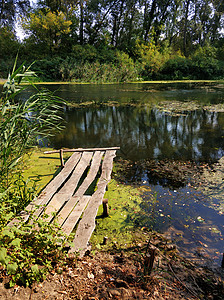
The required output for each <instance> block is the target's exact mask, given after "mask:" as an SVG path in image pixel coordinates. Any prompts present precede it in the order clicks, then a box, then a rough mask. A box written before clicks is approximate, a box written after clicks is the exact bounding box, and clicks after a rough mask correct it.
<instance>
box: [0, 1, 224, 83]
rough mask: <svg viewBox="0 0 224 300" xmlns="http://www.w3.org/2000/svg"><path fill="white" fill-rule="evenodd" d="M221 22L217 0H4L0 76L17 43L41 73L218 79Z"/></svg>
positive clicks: (223, 7)
mask: <svg viewBox="0 0 224 300" xmlns="http://www.w3.org/2000/svg"><path fill="white" fill-rule="evenodd" d="M223 24H224V2H223V0H104V1H102V0H73V1H72V0H37V1H35V2H33V1H29V0H2V1H0V49H1V51H0V77H4V78H5V77H6V76H7V73H8V72H9V70H10V67H11V66H12V63H13V61H14V59H15V57H16V54H17V52H18V51H19V59H20V60H21V62H23V61H24V60H26V62H27V64H28V63H31V62H34V61H35V63H34V64H33V67H32V68H33V69H34V70H35V71H36V73H37V74H38V77H39V79H41V80H50V81H51V80H52V81H55V80H63V81H70V80H71V81H77V82H81V81H83V82H121V81H123V82H125V81H134V80H135V81H136V80H152V79H156V80H161V79H222V78H223V77H224V33H223ZM18 26H19V27H20V28H21V29H22V30H23V32H24V39H23V40H22V41H20V40H19V39H18V38H17V35H16V28H18Z"/></svg>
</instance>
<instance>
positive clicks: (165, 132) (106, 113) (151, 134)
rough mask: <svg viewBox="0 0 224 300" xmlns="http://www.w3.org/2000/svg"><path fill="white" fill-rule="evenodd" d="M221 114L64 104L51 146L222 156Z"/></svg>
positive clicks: (130, 154) (137, 155)
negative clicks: (61, 123)
mask: <svg viewBox="0 0 224 300" xmlns="http://www.w3.org/2000/svg"><path fill="white" fill-rule="evenodd" d="M222 116H223V114H221V113H216V112H208V111H205V110H195V111H190V112H186V114H180V115H177V116H174V115H170V114H166V113H165V112H161V111H159V110H157V109H156V108H152V109H151V108H148V107H146V108H138V107H137V108H136V107H131V106H120V107H105V106H104V107H101V108H94V107H86V108H79V109H69V110H68V111H67V114H66V121H67V122H68V124H67V128H66V130H65V131H64V132H63V133H61V134H60V135H58V136H56V137H55V138H54V140H53V141H52V143H53V146H54V147H69V148H70V147H90V146H91V147H93V146H101V147H105V146H121V149H122V152H123V154H124V155H125V156H126V158H130V159H133V160H138V159H141V158H183V159H194V160H214V159H217V158H219V157H220V156H221V155H223V148H224V147H223V146H224V145H223V138H222V135H223V132H222V131H223V130H222V129H223V121H222V119H223V118H222Z"/></svg>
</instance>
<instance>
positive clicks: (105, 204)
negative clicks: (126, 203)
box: [103, 199, 109, 218]
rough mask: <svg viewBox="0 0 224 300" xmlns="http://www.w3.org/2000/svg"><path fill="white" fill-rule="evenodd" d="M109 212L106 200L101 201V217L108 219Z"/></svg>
mask: <svg viewBox="0 0 224 300" xmlns="http://www.w3.org/2000/svg"><path fill="white" fill-rule="evenodd" d="M108 216H109V211H108V199H103V217H104V218H105V217H108Z"/></svg>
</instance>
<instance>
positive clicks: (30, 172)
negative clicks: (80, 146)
mask: <svg viewBox="0 0 224 300" xmlns="http://www.w3.org/2000/svg"><path fill="white" fill-rule="evenodd" d="M49 150H52V149H49V148H38V147H35V148H33V149H32V150H31V151H29V152H28V153H26V154H25V155H24V157H23V164H22V168H23V170H22V172H23V177H24V179H25V180H29V182H30V184H32V183H33V182H35V183H36V187H37V191H38V192H40V191H41V190H42V189H43V188H44V187H45V186H46V185H47V184H48V183H49V182H50V180H51V179H52V178H53V177H54V176H55V175H56V174H58V172H60V170H61V167H60V156H59V153H53V154H45V153H44V152H45V151H49ZM63 156H64V159H65V160H66V159H67V158H68V156H69V154H67V153H64V155H63Z"/></svg>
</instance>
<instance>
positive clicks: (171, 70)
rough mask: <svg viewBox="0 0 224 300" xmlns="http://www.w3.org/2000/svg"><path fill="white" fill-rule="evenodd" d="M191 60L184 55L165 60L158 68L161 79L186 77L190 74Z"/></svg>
mask: <svg viewBox="0 0 224 300" xmlns="http://www.w3.org/2000/svg"><path fill="white" fill-rule="evenodd" d="M191 68H192V64H191V61H190V60H189V59H187V58H185V57H176V58H172V59H169V60H168V61H166V62H165V64H164V65H163V67H162V68H161V70H160V76H161V77H162V78H163V79H169V80H177V79H187V78H188V77H189V76H190V74H191Z"/></svg>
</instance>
